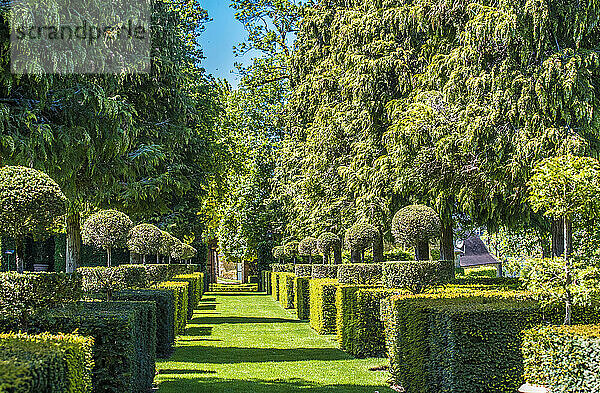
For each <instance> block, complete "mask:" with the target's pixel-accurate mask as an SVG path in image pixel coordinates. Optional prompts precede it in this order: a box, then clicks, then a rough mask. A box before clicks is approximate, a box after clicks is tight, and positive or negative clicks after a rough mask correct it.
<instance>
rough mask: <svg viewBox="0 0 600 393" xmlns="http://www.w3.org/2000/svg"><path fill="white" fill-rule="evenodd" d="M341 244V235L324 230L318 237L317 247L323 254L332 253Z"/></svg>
mask: <svg viewBox="0 0 600 393" xmlns="http://www.w3.org/2000/svg"><path fill="white" fill-rule="evenodd" d="M340 245H341V241H340V237H339V236H338V235H336V234H335V233H331V232H324V233H321V235H320V236H319V238H318V239H317V249H318V250H319V252H320V253H321V254H323V255H329V254H331V253H332V252H333V251H334V250H335V249H336V248H337V247H340Z"/></svg>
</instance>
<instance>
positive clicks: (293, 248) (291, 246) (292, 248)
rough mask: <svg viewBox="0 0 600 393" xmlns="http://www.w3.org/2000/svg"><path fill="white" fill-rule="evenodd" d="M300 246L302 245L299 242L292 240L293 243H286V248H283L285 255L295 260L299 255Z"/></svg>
mask: <svg viewBox="0 0 600 393" xmlns="http://www.w3.org/2000/svg"><path fill="white" fill-rule="evenodd" d="M298 244H300V243H299V242H298V241H297V240H292V241H291V242H288V243H286V244H285V246H283V247H284V252H285V255H286V256H287V257H289V258H293V257H295V256H296V255H298Z"/></svg>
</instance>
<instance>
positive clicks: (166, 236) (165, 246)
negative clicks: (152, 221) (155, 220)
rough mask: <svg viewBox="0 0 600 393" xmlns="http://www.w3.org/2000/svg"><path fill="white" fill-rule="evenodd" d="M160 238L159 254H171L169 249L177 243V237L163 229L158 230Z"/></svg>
mask: <svg viewBox="0 0 600 393" xmlns="http://www.w3.org/2000/svg"><path fill="white" fill-rule="evenodd" d="M160 239H161V240H160V249H159V252H160V254H161V255H171V250H172V249H173V247H175V246H176V245H177V243H178V242H179V239H177V238H176V237H175V236H173V235H171V234H170V233H169V232H165V231H160Z"/></svg>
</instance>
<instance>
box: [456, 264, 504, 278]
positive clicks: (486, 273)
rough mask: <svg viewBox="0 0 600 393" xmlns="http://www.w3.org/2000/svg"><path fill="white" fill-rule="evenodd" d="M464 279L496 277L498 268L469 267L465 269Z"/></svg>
mask: <svg viewBox="0 0 600 393" xmlns="http://www.w3.org/2000/svg"><path fill="white" fill-rule="evenodd" d="M464 275H465V277H489V278H495V277H498V268H496V267H495V266H480V267H470V268H466V269H465V273H464Z"/></svg>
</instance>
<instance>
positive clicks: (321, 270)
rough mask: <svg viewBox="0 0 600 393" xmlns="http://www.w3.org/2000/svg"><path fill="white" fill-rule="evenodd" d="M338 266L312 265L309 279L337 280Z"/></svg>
mask: <svg viewBox="0 0 600 393" xmlns="http://www.w3.org/2000/svg"><path fill="white" fill-rule="evenodd" d="M337 271H338V265H318V264H313V265H312V269H311V274H310V277H311V278H330V279H337Z"/></svg>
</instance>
